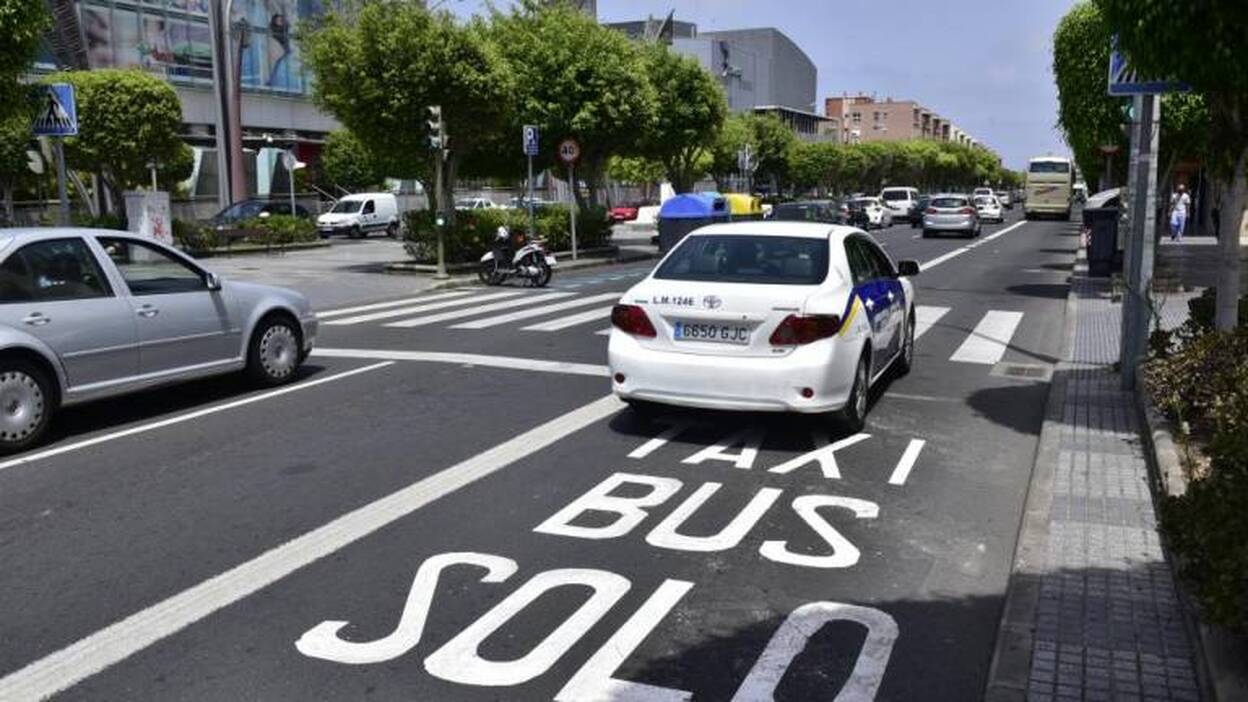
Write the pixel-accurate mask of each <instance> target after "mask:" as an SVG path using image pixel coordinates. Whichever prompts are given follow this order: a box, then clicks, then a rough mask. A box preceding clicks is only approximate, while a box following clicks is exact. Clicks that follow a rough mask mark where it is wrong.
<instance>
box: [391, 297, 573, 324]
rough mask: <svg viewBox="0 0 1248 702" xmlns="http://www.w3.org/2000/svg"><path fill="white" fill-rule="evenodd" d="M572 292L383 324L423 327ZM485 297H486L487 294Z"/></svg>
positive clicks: (547, 300) (556, 298)
mask: <svg viewBox="0 0 1248 702" xmlns="http://www.w3.org/2000/svg"><path fill="white" fill-rule="evenodd" d="M574 294H575V293H570V292H551V293H540V294H537V295H527V296H525V297H523V298H520V299H518V300H504V301H503V302H494V303H491V304H488V305H477V306H476V307H469V308H467V309H462V310H451V311H450V312H442V313H439V314H431V315H426V316H424V317H414V318H412V319H404V320H400V321H398V322H391V323H389V324H387V325H385V326H387V327H396V328H399V329H410V328H412V327H423V326H426V325H429V324H437V323H438V322H448V321H450V320H452V319H463V318H464V317H475V316H477V315H479V314H486V313H487V312H501V311H502V310H506V309H510V308H512V307H514V306H516V305H535V304H537V303H539V302H550V301H551V300H558V299H561V298H565V297H572V296H573V295H574ZM485 297H488V295H487V296H485ZM481 299H483V298H480V297H478V298H475V299H474V301H479V300H481Z"/></svg>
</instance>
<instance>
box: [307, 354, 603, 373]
mask: <svg viewBox="0 0 1248 702" xmlns="http://www.w3.org/2000/svg"><path fill="white" fill-rule="evenodd" d="M312 355H313V356H317V357H320V358H360V359H373V360H386V361H420V362H425V363H449V364H453V365H457V366H482V367H485V368H511V369H514V370H527V371H538V372H541V373H563V374H565V375H588V376H592V377H595V378H605V377H607V374H608V371H607V367H606V366H596V365H594V364H592V363H570V362H565V361H547V360H545V359H542V358H519V357H516V356H485V355H482V354H475V353H444V352H441V351H387V350H384V349H313V350H312Z"/></svg>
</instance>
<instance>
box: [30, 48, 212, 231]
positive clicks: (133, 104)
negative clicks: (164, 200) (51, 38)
mask: <svg viewBox="0 0 1248 702" xmlns="http://www.w3.org/2000/svg"><path fill="white" fill-rule="evenodd" d="M46 81H47V82H49V83H69V84H71V85H73V86H74V100H75V101H76V102H77V104H78V136H74V137H68V138H66V139H65V160H66V161H67V162H68V164H69V165H70V166H71V167H73V168H75V169H78V170H83V171H90V172H93V173H99V174H100V175H101V176H102V177H103V179H104V185H105V187H107V188H108V189H109V191H110V192H111V193H112V195H113V203H114V205H115V207H117V208H118V209H120V208H121V207H122V203H123V202H124V200H123V198H122V193H123V191H125V190H126V189H129V188H135V187H139V186H145V185H149V184H150V183H151V178H152V176H151V164H152V163H156V164H157V172H158V176H159V174H160V173H162V172H163V173H166V174H172V175H173V176H174V177H177V176H180V178H185V177H186V176H187V175H189V171H190V169H189V167H188V157H187V153H188V152H189V149H188V148H187V146H186V144H184V143H183V142H182V140H181V138H180V137H179V136H178V135H179V132H180V131H181V129H182V103H181V102H179V101H178V94H177V93H176V92H174V90H173V87H172V86H170V85H169V83H168V82H166V81H164V80H162V79H160V78H157V77H156V76H154V75H152V74H150V73H147V72H145V71H141V70H137V69H97V70H93V71H71V72H68V73H57V74H54V75H51V76H48V77H47V79H46ZM170 179H172V178H170Z"/></svg>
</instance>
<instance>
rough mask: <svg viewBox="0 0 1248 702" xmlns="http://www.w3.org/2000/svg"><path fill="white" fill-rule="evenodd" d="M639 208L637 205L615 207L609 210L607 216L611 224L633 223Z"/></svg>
mask: <svg viewBox="0 0 1248 702" xmlns="http://www.w3.org/2000/svg"><path fill="white" fill-rule="evenodd" d="M640 207H641V205H640V204H639V203H634V204H625V205H616V206H615V207H612V208H611V211H610V212H609V213H608V216H609V217H610V219H611V221H612V222H633V221H636V219H637V210H638V209H639V208H640Z"/></svg>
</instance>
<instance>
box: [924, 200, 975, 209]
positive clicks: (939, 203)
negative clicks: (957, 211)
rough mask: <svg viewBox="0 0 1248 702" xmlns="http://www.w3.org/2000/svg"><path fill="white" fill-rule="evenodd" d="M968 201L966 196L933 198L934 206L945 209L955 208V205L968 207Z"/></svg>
mask: <svg viewBox="0 0 1248 702" xmlns="http://www.w3.org/2000/svg"><path fill="white" fill-rule="evenodd" d="M966 205H967V202H966V198H964V197H936V198H932V207H942V208H944V209H953V208H955V207H966Z"/></svg>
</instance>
